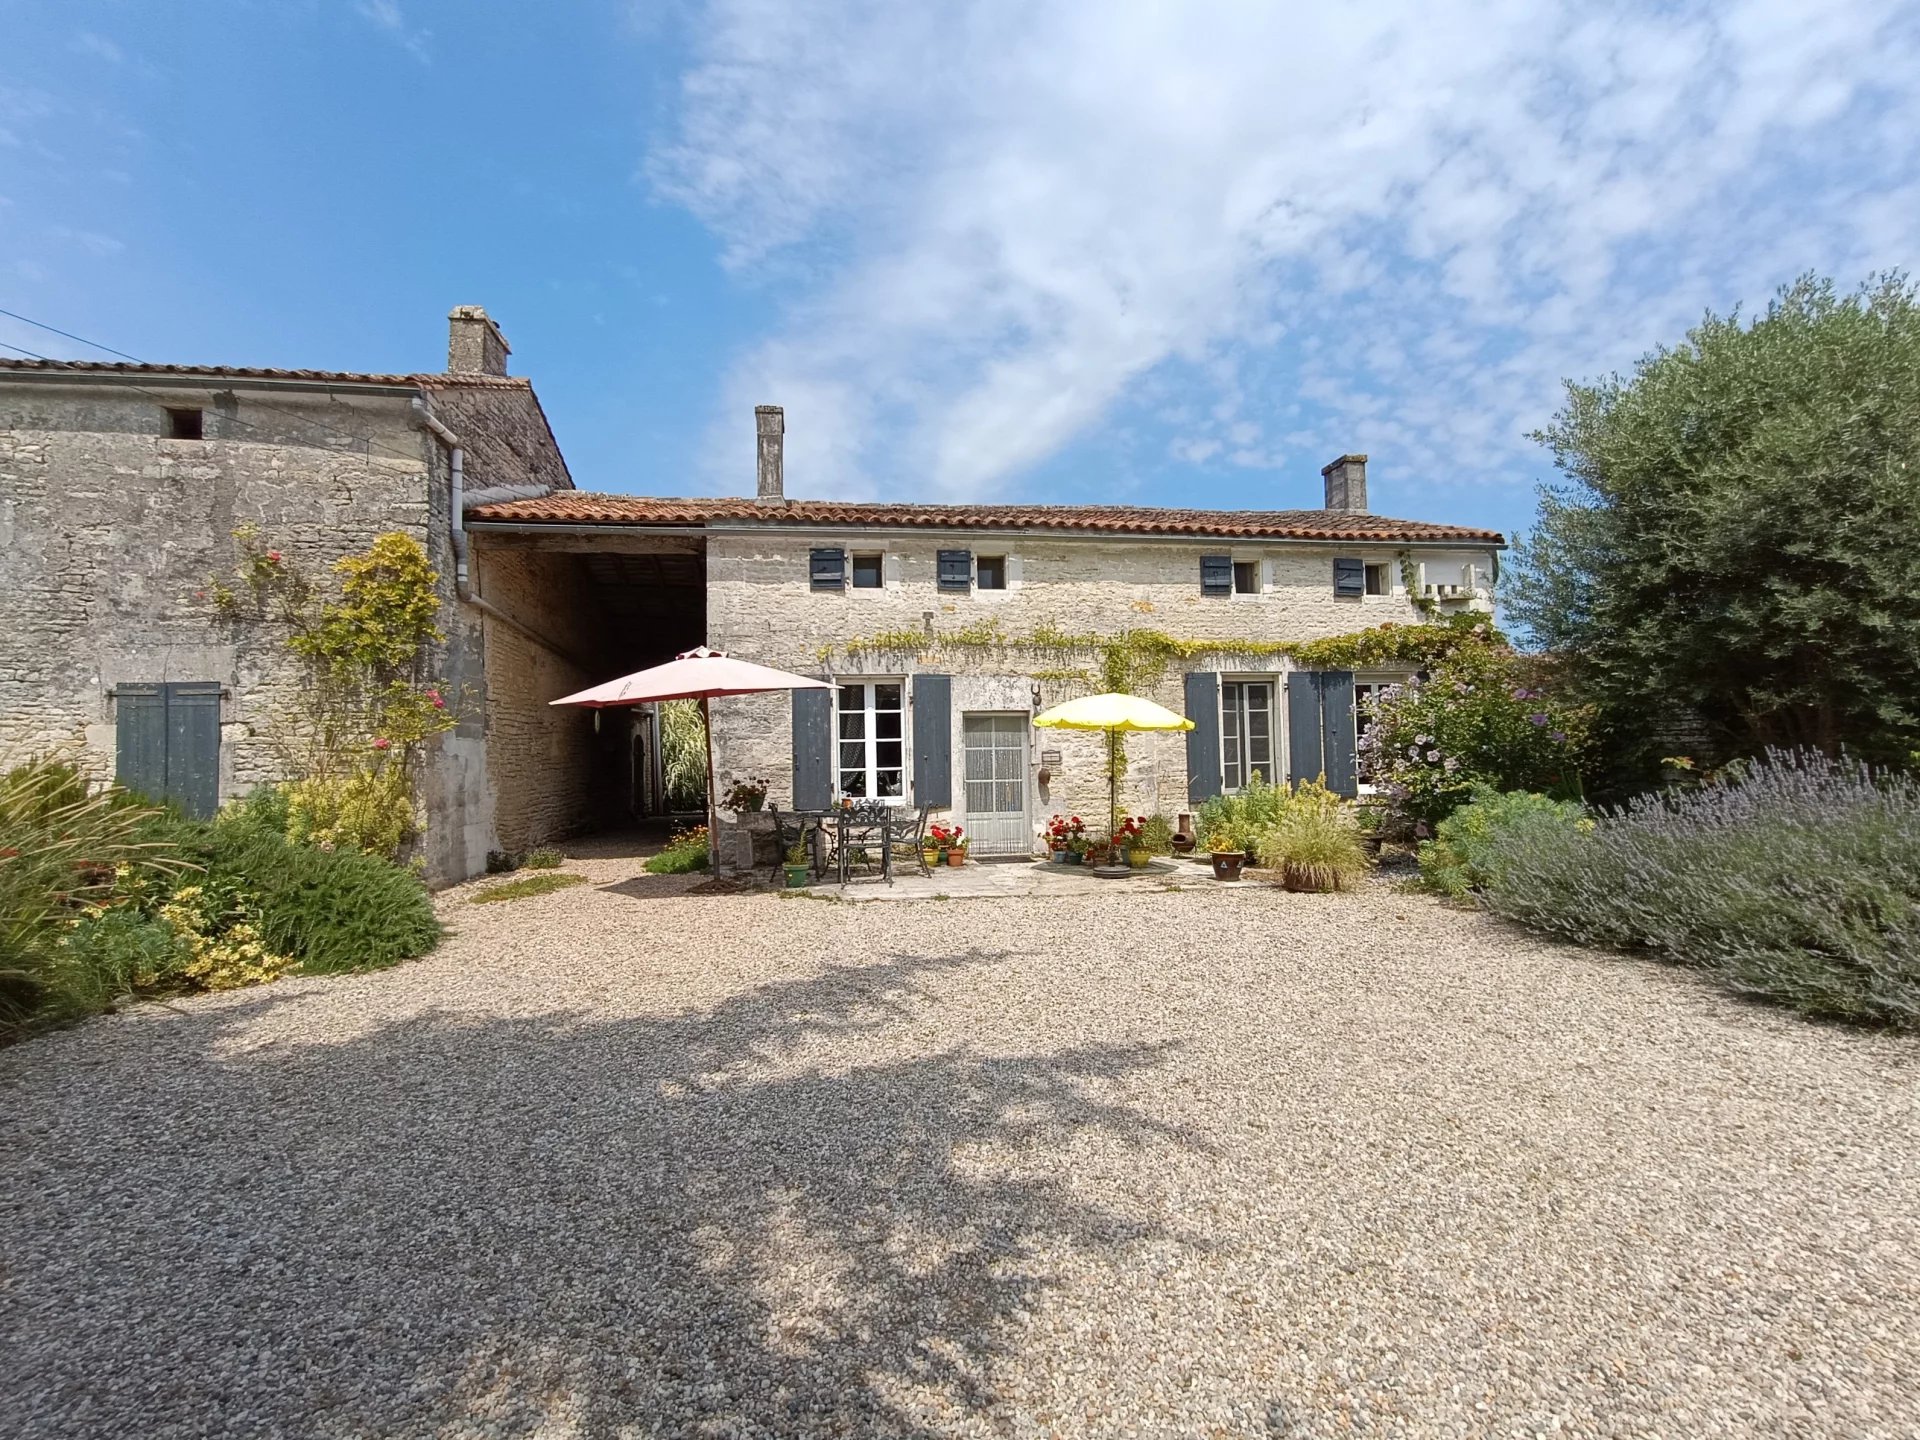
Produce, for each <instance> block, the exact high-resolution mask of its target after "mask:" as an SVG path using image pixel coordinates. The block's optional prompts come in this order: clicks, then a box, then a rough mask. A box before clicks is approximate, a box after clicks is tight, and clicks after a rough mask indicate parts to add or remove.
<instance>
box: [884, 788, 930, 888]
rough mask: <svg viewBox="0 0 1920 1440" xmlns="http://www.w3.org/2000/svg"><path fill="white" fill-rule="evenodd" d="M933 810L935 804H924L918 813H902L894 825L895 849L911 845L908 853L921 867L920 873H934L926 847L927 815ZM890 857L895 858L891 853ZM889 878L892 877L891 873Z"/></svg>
mask: <svg viewBox="0 0 1920 1440" xmlns="http://www.w3.org/2000/svg"><path fill="white" fill-rule="evenodd" d="M932 811H933V806H931V805H922V806H921V807H920V809H919V811H918V812H917V813H915V812H904V813H902V814H901V815H900V818H899V819H898V821H897V822H896V823H895V825H894V830H895V832H896V833H895V835H894V837H893V840H892V844H893V847H894V850H895V851H897V850H898V849H900V848H901V847H903V846H905V847H911V848H910V849H909V851H908V853H909V855H910V857H911V858H912V860H913V863H914V864H916V865H918V866H919V867H920V873H921V874H922V875H931V874H933V871H931V870H929V869H928V868H927V847H926V839H927V816H928V815H929V814H931V813H932ZM889 858H890V859H891V858H893V857H892V854H891V853H890V855H889ZM889 878H891V874H889Z"/></svg>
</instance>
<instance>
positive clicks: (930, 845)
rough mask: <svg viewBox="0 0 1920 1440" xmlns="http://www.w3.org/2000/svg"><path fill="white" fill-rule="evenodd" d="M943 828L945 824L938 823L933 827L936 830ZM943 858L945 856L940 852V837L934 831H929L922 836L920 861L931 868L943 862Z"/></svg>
mask: <svg viewBox="0 0 1920 1440" xmlns="http://www.w3.org/2000/svg"><path fill="white" fill-rule="evenodd" d="M943 828H944V827H943V826H939V825H936V826H934V827H933V829H934V830H936V831H937V830H940V829H943ZM942 858H943V857H942V856H941V854H940V841H939V839H938V838H937V837H936V836H935V835H934V834H933V833H932V832H929V833H927V834H925V835H923V836H921V837H920V863H921V864H923V865H925V866H926V867H927V868H928V869H929V870H931V869H932V868H933V867H934V866H936V865H938V864H940V863H941V860H942Z"/></svg>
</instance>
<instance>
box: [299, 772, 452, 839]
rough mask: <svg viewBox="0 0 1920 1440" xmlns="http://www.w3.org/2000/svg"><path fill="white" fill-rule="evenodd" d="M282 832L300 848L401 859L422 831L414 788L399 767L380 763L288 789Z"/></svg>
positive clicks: (313, 780) (304, 782) (322, 777)
mask: <svg viewBox="0 0 1920 1440" xmlns="http://www.w3.org/2000/svg"><path fill="white" fill-rule="evenodd" d="M281 833H282V834H284V835H285V836H286V837H287V838H288V839H289V840H291V841H293V842H294V843H295V844H296V845H317V846H319V847H320V848H321V849H326V850H336V849H347V850H359V851H362V852H364V853H365V854H368V855H378V856H381V857H382V858H384V859H388V860H397V859H398V858H399V857H400V854H401V852H402V851H403V850H404V849H405V848H406V845H407V842H408V841H409V840H411V839H412V838H413V837H414V835H415V834H416V833H418V827H417V825H416V823H415V817H414V810H413V784H412V782H411V781H410V780H409V779H408V778H407V772H406V771H405V770H404V769H403V768H402V767H401V766H399V765H387V764H382V763H380V762H378V761H375V762H373V763H371V764H367V765H361V766H356V767H354V768H353V769H351V770H348V771H346V772H345V773H344V774H338V775H325V776H319V775H316V776H314V777H313V778H311V779H307V780H296V781H294V782H293V783H292V784H290V785H288V786H287V787H286V824H285V825H284V826H282V827H281Z"/></svg>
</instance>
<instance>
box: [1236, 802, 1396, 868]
mask: <svg viewBox="0 0 1920 1440" xmlns="http://www.w3.org/2000/svg"><path fill="white" fill-rule="evenodd" d="M1252 849H1253V852H1254V855H1255V858H1256V859H1257V860H1258V861H1259V864H1260V866H1261V868H1262V869H1266V870H1275V871H1278V872H1279V876H1280V883H1281V884H1282V885H1283V886H1285V887H1286V888H1287V889H1289V890H1305V891H1329V890H1351V889H1352V888H1353V887H1354V886H1355V885H1357V884H1358V883H1359V882H1360V881H1361V880H1362V879H1363V878H1364V877H1365V876H1366V873H1367V852H1366V849H1365V847H1364V846H1362V845H1361V843H1360V822H1359V819H1358V818H1357V817H1356V816H1355V815H1354V812H1353V807H1352V806H1351V805H1348V804H1346V803H1345V802H1344V801H1342V800H1341V799H1340V797H1339V796H1337V795H1335V794H1333V793H1332V792H1331V791H1329V790H1327V789H1325V788H1324V787H1322V786H1320V785H1303V786H1301V787H1300V789H1299V790H1298V791H1297V792H1295V793H1294V794H1292V795H1291V796H1289V797H1288V798H1287V801H1286V803H1285V804H1284V805H1283V806H1282V807H1281V809H1280V812H1279V814H1278V815H1277V816H1276V817H1275V818H1274V820H1273V821H1272V822H1270V823H1269V824H1267V825H1264V826H1262V827H1261V828H1260V829H1259V831H1258V832H1257V833H1256V835H1255V838H1254V842H1253V846H1252Z"/></svg>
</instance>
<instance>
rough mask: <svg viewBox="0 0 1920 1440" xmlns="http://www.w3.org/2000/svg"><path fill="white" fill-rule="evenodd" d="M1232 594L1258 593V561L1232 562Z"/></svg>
mask: <svg viewBox="0 0 1920 1440" xmlns="http://www.w3.org/2000/svg"><path fill="white" fill-rule="evenodd" d="M1233 593H1234V594H1236V595H1258V594H1259V593H1260V562H1259V561H1258V560H1236V561H1234V562H1233Z"/></svg>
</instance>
